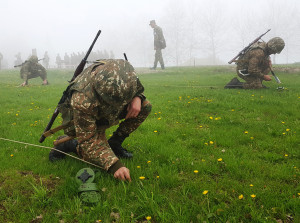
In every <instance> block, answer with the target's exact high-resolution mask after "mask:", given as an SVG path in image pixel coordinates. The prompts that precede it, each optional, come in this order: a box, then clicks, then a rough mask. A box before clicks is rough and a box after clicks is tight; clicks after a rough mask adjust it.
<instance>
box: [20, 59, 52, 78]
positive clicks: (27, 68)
mask: <svg viewBox="0 0 300 223" xmlns="http://www.w3.org/2000/svg"><path fill="white" fill-rule="evenodd" d="M20 77H21V78H22V79H23V80H24V81H27V80H28V79H32V78H36V77H41V78H42V79H43V80H44V79H46V78H47V71H46V69H45V68H44V67H43V66H42V65H41V64H39V63H37V62H33V61H30V60H27V61H26V62H25V63H24V65H22V67H21V70H20Z"/></svg>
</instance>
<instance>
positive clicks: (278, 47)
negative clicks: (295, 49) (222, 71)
mask: <svg viewBox="0 0 300 223" xmlns="http://www.w3.org/2000/svg"><path fill="white" fill-rule="evenodd" d="M284 46H285V43H284V41H283V39H281V38H280V37H274V38H272V39H270V40H269V41H268V42H267V43H265V42H256V43H255V44H253V45H252V46H251V47H250V48H249V49H248V50H247V51H246V53H245V54H243V55H241V56H240V57H239V58H238V60H237V62H236V64H237V68H236V71H237V75H238V76H239V77H240V78H242V79H244V80H245V81H246V82H240V81H239V80H238V79H237V78H233V79H232V80H231V81H230V82H229V83H228V84H227V85H226V86H225V88H244V89H260V88H264V87H265V86H263V84H262V82H263V80H267V81H269V80H271V78H270V77H267V76H266V75H268V73H269V72H270V71H271V58H270V55H271V54H276V53H278V54H279V53H280V52H281V51H282V50H283V48H284ZM265 78H266V79H265Z"/></svg>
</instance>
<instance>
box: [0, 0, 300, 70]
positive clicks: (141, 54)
mask: <svg viewBox="0 0 300 223" xmlns="http://www.w3.org/2000/svg"><path fill="white" fill-rule="evenodd" d="M0 5H1V7H0V21H1V28H0V30H1V35H0V52H1V53H2V55H3V61H2V63H3V66H4V67H5V68H11V67H13V65H14V61H15V60H16V57H15V55H16V54H18V53H20V54H21V56H22V60H26V59H27V58H28V56H29V55H30V54H31V52H32V49H36V50H37V55H38V57H39V58H42V57H43V55H44V53H45V52H46V51H48V53H49V56H50V66H51V67H54V68H55V67H56V63H55V57H56V56H57V54H60V56H61V57H62V58H63V56H64V55H65V53H67V54H69V55H70V54H72V53H78V52H83V51H87V49H88V48H89V46H90V44H91V42H92V40H93V39H94V37H95V35H96V33H97V31H98V30H99V29H100V30H101V31H102V33H101V35H100V37H99V39H98V41H97V43H96V44H95V47H94V51H104V50H106V51H107V52H113V54H114V57H115V58H123V53H124V52H125V53H126V54H127V56H128V59H129V60H130V61H131V63H132V64H133V65H134V66H138V67H150V66H152V65H153V60H154V50H153V30H152V28H151V27H150V26H149V21H150V20H152V19H155V20H156V22H157V25H158V26H160V27H161V28H162V29H163V32H164V35H165V39H166V42H167V48H166V49H165V50H163V56H164V60H165V64H166V66H182V65H191V66H192V65H204V64H227V62H228V61H229V60H230V59H232V58H233V57H234V56H235V55H236V54H237V53H238V52H239V51H240V50H242V48H243V47H245V46H247V45H248V44H249V43H250V42H251V41H252V40H254V39H255V38H256V37H258V36H259V35H261V34H262V33H264V32H266V31H267V30H268V29H271V31H270V32H268V33H267V34H266V35H265V36H264V37H263V40H264V41H268V40H269V39H270V38H272V37H275V36H279V37H282V38H283V39H284V40H285V42H286V47H285V49H284V50H283V51H282V53H281V54H280V55H276V57H275V58H274V57H273V58H272V59H273V62H275V63H281V64H285V63H295V62H300V57H299V52H300V13H299V12H300V1H299V0H285V1H284V0H251V1H245V0H227V1H222V0H185V1H177V0H128V1H123V0H110V1H101V0H86V1H79V0H42V1H40V0H27V1H23V0H0Z"/></svg>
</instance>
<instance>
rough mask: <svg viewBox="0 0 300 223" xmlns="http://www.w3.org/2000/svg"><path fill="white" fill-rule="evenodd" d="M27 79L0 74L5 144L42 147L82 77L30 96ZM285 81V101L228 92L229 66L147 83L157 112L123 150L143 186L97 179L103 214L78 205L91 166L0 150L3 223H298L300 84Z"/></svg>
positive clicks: (60, 79) (13, 148) (66, 74)
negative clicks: (81, 175)
mask: <svg viewBox="0 0 300 223" xmlns="http://www.w3.org/2000/svg"><path fill="white" fill-rule="evenodd" d="M275 71H276V69H275ZM18 72H19V71H18V70H5V71H1V72H0V78H1V83H0V101H1V107H0V137H2V138H7V139H13V140H18V141H24V142H27V143H32V144H39V142H38V140H39V138H40V135H41V133H42V132H43V130H44V128H45V126H46V125H47V123H48V122H49V119H50V117H51V115H52V113H53V111H54V109H55V107H56V105H57V102H58V101H59V99H60V97H61V94H62V92H63V90H64V89H65V88H66V86H67V80H69V79H71V76H72V71H63V70H50V71H49V72H48V79H49V82H50V85H49V86H42V85H41V83H42V81H41V80H40V79H38V78H37V79H34V80H30V81H29V86H28V87H17V86H18V85H19V84H20V83H21V82H22V80H21V79H20V78H19V73H18ZM277 75H278V76H279V78H280V79H281V81H282V82H283V83H284V85H283V86H284V87H285V89H284V90H277V89H276V88H277V85H276V83H275V81H272V82H268V83H266V84H265V85H267V86H268V87H270V88H269V89H262V90H235V89H224V88H223V87H224V85H225V84H226V83H227V82H229V80H230V79H231V78H232V77H234V71H233V70H232V67H228V66H220V67H199V68H168V69H166V70H165V71H163V72H160V71H156V72H152V73H142V74H140V75H139V77H140V79H141V82H142V83H143V85H144V86H145V94H146V96H147V97H148V99H149V100H150V101H151V103H152V105H153V110H152V113H151V115H150V116H149V117H148V119H147V120H146V121H145V123H143V125H142V126H140V128H139V129H138V130H137V131H136V132H134V133H133V134H132V137H130V138H128V139H126V141H125V145H126V148H128V149H129V150H130V151H133V152H134V158H133V159H132V160H122V161H123V162H124V163H125V164H126V166H127V167H128V168H129V169H130V170H131V175H132V178H133V182H132V183H123V182H118V181H116V180H115V179H114V178H113V177H112V176H110V175H108V174H107V173H105V172H103V171H101V170H97V171H96V178H95V182H96V183H97V186H98V188H99V190H100V195H101V202H100V203H98V204H97V205H95V206H86V205H84V204H83V203H82V202H81V201H80V199H79V198H78V196H77V188H78V186H77V184H76V182H75V178H74V177H75V175H76V173H77V171H79V170H80V169H81V168H84V167H88V165H87V164H85V163H82V162H80V161H78V160H75V159H72V158H70V157H68V158H66V159H65V160H62V161H58V162H56V163H50V162H49V161H48V153H49V150H48V149H46V148H37V147H33V146H30V145H22V144H18V143H13V142H8V141H3V140H0V155H1V165H0V222H60V223H63V222H147V221H148V222H276V221H277V222H300V186H299V180H300V172H299V168H300V162H299V158H300V152H299V148H300V137H299V134H300V114H299V110H300V87H299V86H300V79H299V77H300V73H299V72H297V71H296V72H294V73H287V72H285V71H283V70H280V71H279V72H277ZM60 122H61V118H58V119H57V120H56V122H55V125H54V126H57V125H59V124H60ZM114 128H115V127H114ZM114 128H112V129H110V130H109V131H108V132H107V135H110V134H111V133H112V131H113V130H114ZM60 134H62V132H60V133H58V134H56V135H55V136H53V137H49V138H47V139H46V140H45V142H44V143H43V144H39V145H43V146H50V147H52V143H53V140H54V139H55V138H56V137H57V135H60ZM91 168H93V167H91ZM95 170H96V169H95ZM147 219H148V220H147Z"/></svg>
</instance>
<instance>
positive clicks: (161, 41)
mask: <svg viewBox="0 0 300 223" xmlns="http://www.w3.org/2000/svg"><path fill="white" fill-rule="evenodd" d="M153 35H154V48H155V49H164V48H166V41H165V38H164V34H163V31H162V29H161V28H160V27H159V26H155V27H154V28H153Z"/></svg>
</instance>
